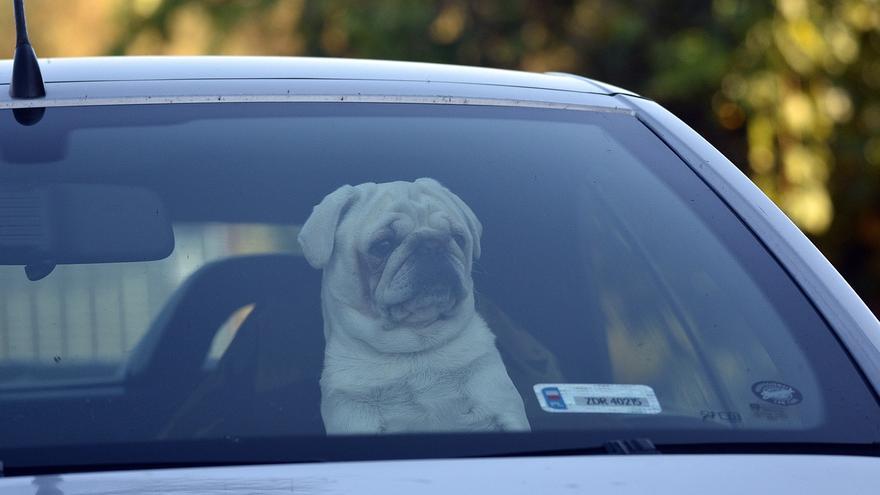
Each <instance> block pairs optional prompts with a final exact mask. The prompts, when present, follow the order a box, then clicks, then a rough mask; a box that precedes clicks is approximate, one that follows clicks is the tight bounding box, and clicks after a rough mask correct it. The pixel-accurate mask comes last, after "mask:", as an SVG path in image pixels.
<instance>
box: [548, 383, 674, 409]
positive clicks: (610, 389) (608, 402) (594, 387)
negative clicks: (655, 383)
mask: <svg viewBox="0 0 880 495" xmlns="http://www.w3.org/2000/svg"><path fill="white" fill-rule="evenodd" d="M534 389H535V395H537V397H538V403H539V404H540V405H541V409H543V410H545V411H547V412H553V413H611V414H658V413H660V412H661V410H662V409H661V408H660V402H658V401H657V396H656V395H654V390H653V389H652V388H651V387H649V386H647V385H619V384H614V383H539V384H537V385H535V387H534Z"/></svg>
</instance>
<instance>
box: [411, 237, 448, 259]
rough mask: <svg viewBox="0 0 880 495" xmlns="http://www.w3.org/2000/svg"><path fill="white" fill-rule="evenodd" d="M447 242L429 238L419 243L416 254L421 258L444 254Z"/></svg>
mask: <svg viewBox="0 0 880 495" xmlns="http://www.w3.org/2000/svg"><path fill="white" fill-rule="evenodd" d="M446 244H447V242H446V241H445V240H444V239H441V238H438V237H430V238H426V239H422V240H421V241H419V244H418V246H417V247H416V252H417V253H418V254H420V255H422V256H436V255H439V254H443V253H444V252H446Z"/></svg>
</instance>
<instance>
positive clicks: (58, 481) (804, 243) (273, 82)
mask: <svg viewBox="0 0 880 495" xmlns="http://www.w3.org/2000/svg"><path fill="white" fill-rule="evenodd" d="M41 66H42V70H43V78H44V80H45V83H46V92H47V95H46V97H45V98H41V99H35V100H16V99H12V98H10V97H9V95H8V90H7V88H8V84H7V83H6V82H7V81H9V80H10V77H11V71H12V63H11V61H2V62H0V109H18V108H28V107H43V108H47V109H49V111H51V108H52V107H60V106H64V107H75V106H93V105H121V104H143V105H153V104H174V103H206V104H207V103H214V104H222V103H224V102H276V101H277V102H383V103H396V104H407V103H430V104H438V105H497V106H522V107H539V108H556V109H572V110H577V109H589V110H598V111H603V110H604V111H615V112H628V113H631V114H633V115H635V116H636V117H637V118H638V119H640V120H641V121H642V122H643V123H644V124H645V125H646V126H647V127H649V128H650V129H651V130H652V131H653V132H654V133H655V134H657V135H658V136H659V137H660V138H661V139H662V140H663V141H664V142H666V144H667V145H669V146H670V148H672V149H673V150H674V151H675V152H676V153H677V154H678V155H679V156H680V157H681V158H682V159H683V160H684V161H685V162H686V163H687V164H688V165H689V166H690V167H691V169H692V170H693V171H694V173H696V174H697V175H699V176H700V177H701V178H702V179H703V180H704V181H705V182H706V183H707V184H708V185H709V186H710V187H711V188H712V189H714V191H715V192H716V193H717V194H718V196H719V197H720V198H721V199H722V200H723V201H725V202H726V203H727V204H728V205H729V206H730V208H731V209H733V210H734V211H735V212H736V214H737V215H738V216H739V217H740V218H741V219H742V221H743V222H744V223H745V224H747V225H748V226H749V228H750V229H751V230H752V231H753V232H754V233H755V234H756V235H757V236H758V238H759V239H761V241H762V242H763V243H764V244H765V246H766V247H767V249H769V250H770V252H772V253H773V255H774V256H775V257H776V258H777V260H778V261H779V263H780V264H781V265H782V266H783V267H784V268H785V269H786V270H787V271H788V272H789V273H790V275H791V276H792V278H793V279H794V280H795V281H796V282H797V283H798V284H799V285H800V287H801V288H802V290H803V291H804V293H805V294H806V295H807V296H808V297H809V298H810V300H811V301H812V303H813V304H814V305H815V306H816V308H817V309H818V310H819V312H820V313H821V315H822V316H823V317H824V318H825V319H826V320H827V322H828V323H829V326H830V327H831V328H832V329H833V330H834V331H835V332H836V333H837V336H838V338H839V340H840V341H841V342H842V343H843V344H844V346H845V347H846V348H847V349H848V351H849V352H850V353H851V355H852V356H853V358H854V360H855V362H856V363H858V365H859V366H860V368H861V371H862V372H863V374H864V376H865V377H866V378H867V380H868V381H869V382H870V383H871V384H872V385H873V387H874V390H875V393H877V392H880V323H878V321H877V319H876V318H875V317H874V316H873V314H872V313H871V312H870V311H869V310H868V308H867V307H866V306H865V305H864V303H863V302H862V301H861V300H860V299H859V298H858V297H857V296H856V295H855V293H854V292H853V290H852V289H851V288H850V287H849V285H848V284H847V283H846V281H845V280H844V279H843V278H842V277H841V276H840V274H839V273H838V272H837V271H836V270H835V269H834V268H833V267H832V266H831V264H830V263H829V262H828V261H827V260H826V259H825V257H824V256H823V255H822V254H821V253H820V252H819V251H818V250H817V249H816V248H815V246H813V244H812V243H811V242H810V241H809V240H808V239H807V238H806V237H805V236H804V235H803V234H802V233H801V232H800V231H799V230H798V229H797V227H796V226H794V225H793V224H792V223H791V222H790V221H789V220H788V218H787V217H786V216H785V215H784V214H783V213H782V212H781V211H780V210H779V209H778V208H777V207H776V206H775V205H774V204H773V203H772V202H771V201H770V200H769V199H768V198H767V197H766V196H765V195H764V194H763V193H761V192H760V191H759V190H758V188H757V187H755V185H754V184H752V182H751V181H749V179H748V178H747V177H746V176H745V175H743V174H742V173H741V172H740V171H739V169H737V168H736V167H735V166H734V165H733V164H731V163H730V162H729V161H728V160H727V159H726V158H725V157H724V156H723V155H722V154H721V153H719V152H718V151H717V150H716V149H715V148H713V147H712V146H711V145H710V144H709V143H707V142H706V141H705V140H704V139H703V138H701V137H700V136H699V135H698V134H697V133H696V132H695V131H693V130H692V129H690V128H689V127H688V126H687V125H686V124H684V123H683V122H682V121H680V120H679V119H677V118H676V117H674V116H673V115H672V114H670V113H669V112H668V111H666V110H665V109H663V108H662V107H661V106H660V105H658V104H656V103H654V102H652V101H649V100H646V99H643V98H641V97H639V96H636V95H634V94H633V93H630V92H627V91H625V90H621V89H619V88H615V87H612V86H609V85H605V84H603V83H599V82H596V81H592V80H589V79H584V78H580V77H576V76H571V75H564V74H528V73H521V72H513V71H501V70H489V69H478V68H465V67H452V66H443V65H432V64H415V63H399V62H372V61H359V60H313V59H296V58H220V57H216V58H209V57H203V58H138V57H126V58H93V59H88V58H87V59H45V60H42V61H41ZM878 487H880V459H878V458H876V457H860V456H831V455H758V454H748V455H746V454H737V455H714V454H705V455H645V456H636V457H633V456H602V455H591V456H565V457H535V458H495V459H458V460H421V461H394V460H392V461H373V462H342V463H314V464H299V465H273V466H249V467H211V468H185V469H174V470H153V471H122V472H101V473H83V474H70V475H67V474H65V475H60V476H58V475H46V476H38V477H20V478H6V479H0V493H3V494H25V493H27V494H33V493H38V494H44V493H64V494H68V495H70V494H80V493H83V494H85V493H114V494H123V493H124V494H132V495H135V494H146V493H169V494H197V493H298V492H304V493H379V492H381V493H389V494H397V493H425V494H428V493H444V494H445V493H451V492H459V493H553V492H565V493H620V494H625V493H716V494H720V493H737V494H739V493H750V492H751V493H827V492H831V491H843V492H846V493H877V492H878V490H880V488H878Z"/></svg>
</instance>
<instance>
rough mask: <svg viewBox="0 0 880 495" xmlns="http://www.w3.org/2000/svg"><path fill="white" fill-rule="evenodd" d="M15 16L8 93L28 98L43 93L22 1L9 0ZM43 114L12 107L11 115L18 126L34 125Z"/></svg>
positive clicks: (33, 109)
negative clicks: (13, 48)
mask: <svg viewBox="0 0 880 495" xmlns="http://www.w3.org/2000/svg"><path fill="white" fill-rule="evenodd" d="M12 8H13V9H14V11H15V13H14V17H15V56H14V58H13V60H12V81H11V84H10V85H9V96H11V97H12V98H15V99H24V100H32V99H35V98H42V97H44V96H46V86H45V85H44V84H43V74H42V73H40V63H39V62H38V61H37V54H36V53H35V52H34V48H33V47H32V46H31V41H30V39H28V32H27V21H26V19H25V15H24V0H12ZM45 113H46V109H45V108H44V107H23V108H13V109H12V115H13V116H14V117H15V120H16V121H17V122H18V123H19V124H21V125H34V124H36V123H37V122H39V121H40V120H41V119H42V118H43V115H44V114H45Z"/></svg>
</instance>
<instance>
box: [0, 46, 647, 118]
mask: <svg viewBox="0 0 880 495" xmlns="http://www.w3.org/2000/svg"><path fill="white" fill-rule="evenodd" d="M40 67H41V70H42V74H43V79H44V81H45V83H46V90H47V96H46V98H45V99H39V100H31V101H29V102H27V103H25V102H23V101H22V100H13V99H11V98H10V97H9V95H8V91H5V90H2V89H0V108H3V107H6V108H9V107H14V106H54V105H53V103H54V102H55V100H58V99H67V100H71V99H73V100H76V99H85V98H86V97H89V96H90V97H91V98H93V99H94V98H95V97H101V96H104V97H123V96H129V97H131V96H135V95H136V94H137V93H138V92H141V93H144V94H145V95H152V96H172V95H174V94H176V93H179V94H178V96H185V95H188V94H201V93H200V91H205V89H204V86H203V84H204V83H209V86H210V87H211V90H212V91H214V92H218V93H220V94H221V95H224V94H225V95H228V94H232V93H234V94H236V95H247V94H251V91H253V94H254V95H263V94H266V93H267V92H272V91H276V92H277V91H280V90H282V89H283V90H284V91H286V92H287V93H290V92H291V87H290V86H289V85H288V86H284V85H283V83H285V82H286V83H291V82H299V83H308V82H311V83H312V84H311V86H312V89H311V90H308V91H306V93H310V92H311V93H314V92H315V91H316V88H314V85H315V83H316V82H320V83H321V87H322V88H323V89H324V91H325V92H326V93H328V94H350V93H352V91H354V90H355V89H357V88H362V89H364V90H366V92H372V94H383V95H391V94H398V93H400V94H402V95H411V94H413V92H414V91H415V92H417V93H418V94H420V95H423V96H451V97H460V98H466V97H476V98H480V97H486V95H487V94H493V95H499V96H500V97H503V98H518V97H519V98H524V99H532V100H544V98H541V97H540V96H539V93H544V94H548V93H555V94H556V95H557V96H556V97H551V98H549V101H556V100H559V99H560V96H559V95H563V94H565V93H572V94H592V95H604V96H607V95H614V94H619V93H625V94H633V93H631V92H628V91H625V90H622V89H620V88H616V87H614V86H610V85H607V84H604V83H600V82H598V81H594V80H591V79H587V78H583V77H579V76H575V75H571V74H563V73H547V74H539V73H530V72H520V71H513V70H501V69H488V68H479V67H465V66H455V65H442V64H431V63H420V62H393V61H377V60H359V59H329V58H304V57H216V56H215V57H204V56H203V57H128V56H126V57H86V58H57V59H51V58H49V59H42V60H40ZM11 75H12V61H11V60H3V61H0V88H2V87H4V86H8V85H9V81H10V79H11ZM273 81H274V82H276V84H274V85H273V84H272V82H273ZM169 82H174V83H176V84H175V85H174V88H178V89H176V90H172V89H171V86H168V84H167V83H169ZM197 82H198V83H199V85H198V86H197V85H195V84H194V83H197ZM224 82H226V84H223V83H224ZM244 82H248V84H244ZM163 83H166V84H163ZM332 83H335V84H332ZM111 84H114V86H110V85H111ZM122 87H126V88H128V90H127V91H122V92H120V88H122ZM187 88H189V89H187ZM285 88H286V89H285ZM302 88H308V84H306V85H305V86H302V85H301V86H300V87H297V88H295V89H297V90H299V89H302ZM493 88H494V89H493ZM157 89H158V90H159V91H158V93H156V92H155V91H156V90H157ZM343 89H344V90H343ZM193 91H194V92H193ZM517 91H520V92H524V93H521V95H520V96H518V93H517ZM363 92H364V91H359V92H358V94H361V93H363ZM566 100H567V98H565V97H564V96H563V97H561V101H563V102H564V101H566ZM92 101H94V100H92ZM81 103H85V102H81ZM573 103H575V102H574V101H573Z"/></svg>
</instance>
